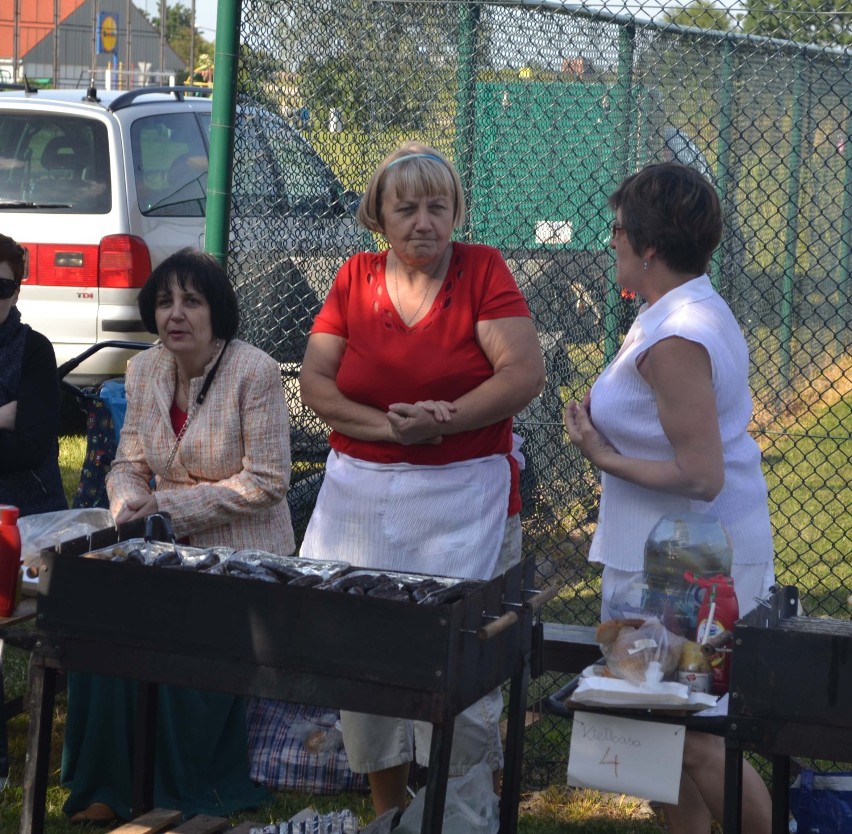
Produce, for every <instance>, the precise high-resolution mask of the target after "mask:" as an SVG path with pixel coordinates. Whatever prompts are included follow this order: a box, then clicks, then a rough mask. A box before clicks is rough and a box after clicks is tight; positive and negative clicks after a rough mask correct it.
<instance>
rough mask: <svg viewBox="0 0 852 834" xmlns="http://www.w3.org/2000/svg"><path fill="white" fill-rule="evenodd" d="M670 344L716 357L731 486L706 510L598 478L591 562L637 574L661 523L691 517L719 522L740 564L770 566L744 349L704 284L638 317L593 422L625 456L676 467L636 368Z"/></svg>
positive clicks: (603, 385) (605, 378) (604, 380)
mask: <svg viewBox="0 0 852 834" xmlns="http://www.w3.org/2000/svg"><path fill="white" fill-rule="evenodd" d="M670 336H679V337H681V338H684V339H688V340H689V341H693V342H697V343H698V344H701V345H703V346H704V347H705V348H706V350H707V352H708V354H709V356H710V361H711V367H712V375H713V390H714V392H715V395H716V410H717V413H718V417H719V428H720V432H721V437H722V453H723V456H724V465H725V484H724V486H723V488H722V490H721V492H720V493H719V495H718V496H717V497H716V499H715V500H714V501H710V502H705V501H694V500H691V499H689V498H685V497H682V496H678V495H670V494H666V493H662V492H657V491H655V490H651V489H646V488H644V487H641V486H637V485H636V484H632V483H629V482H628V481H625V480H622V479H621V478H616V477H614V476H612V475H608V474H606V473H602V476H601V485H602V494H601V502H600V510H599V514H598V524H597V529H596V531H595V534H594V538H593V541H592V546H591V550H590V553H589V559H590V561H593V562H602V563H603V564H605V565H609V566H610V567H613V568H617V569H619V570H625V571H641V570H642V568H643V561H644V545H645V540H646V539H647V537H648V534H649V533H650V532H651V529H652V528H653V526H654V525H655V524H656V523H657V521H658V520H659V519H660V517H661V516H662V515H664V514H665V513H669V512H690V511H691V512H698V513H708V512H709V513H714V514H715V515H716V516H717V517H718V518H719V520H720V521H721V523H722V525H723V526H724V528H725V529H726V530H727V532H728V535H729V536H730V538H731V543H732V545H733V555H734V563H736V564H757V563H766V562H771V560H772V557H773V548H772V530H771V527H770V522H769V508H768V504H767V488H766V481H765V480H764V477H763V472H762V470H761V466H760V457H761V453H760V448H759V447H758V445H757V443H756V442H755V441H754V439H753V438H752V437H751V435H749V434H748V431H747V429H748V424H749V421H750V420H751V415H752V400H751V392H750V389H749V383H748V370H749V358H748V347H747V346H746V342H745V339H744V338H743V335H742V332H741V331H740V328H739V325H738V324H737V321H736V319H735V318H734V316H733V314H732V313H731V310H730V308H729V307H728V305H727V304H726V303H725V301H724V300H723V299H722V297H721V296H720V295H719V294H718V293H717V292H716V291H715V290H714V289H713V286H712V284H711V283H710V279H709V278H708V277H707V276H706V275H702V276H700V277H698V278H694V279H693V280H691V281H688V282H687V283H686V284H683V285H681V286H680V287H677V288H675V289H674V290H671V291H670V292H668V293H666V295H664V296H663V297H662V298H661V299H660V300H659V301H657V302H656V304H654V305H653V306H651V307H648V306H647V305H645V306H643V307H642V308H641V309H640V311H639V315H638V316H637V318H636V321H634V323H633V326H632V327H631V328H630V330H629V331H628V333H627V336H626V337H625V340H624V344H623V345H622V347H621V350H620V351H619V353H618V355H617V356H616V357H615V359H613V361H612V362H611V363H610V364H609V365H608V366H607V368H606V369H605V370H604V371H603V373H602V374H601V375H600V376H599V377H598V379H597V381H596V382H595V384H594V385H593V386H592V391H591V415H592V421H593V422H594V424H595V427H596V428H597V429H598V430H599V431H600V432H601V433H602V434H603V435H604V436H605V437H606V439H607V440H608V441H609V442H610V443H611V444H612V445H613V446H614V447H615V448H616V449H617V450H618V451H619V452H621V453H622V454H624V455H627V456H629V457H635V458H645V459H648V460H666V459H671V458H673V457H674V450H673V449H672V446H671V444H670V443H669V441H668V439H667V438H666V436H665V434H664V432H663V429H662V426H661V425H660V419H659V415H658V412H657V404H656V399H655V396H654V392H653V390H652V389H651V388H650V387H649V386H648V384H647V383H646V382H645V380H644V379H643V378H642V376H641V374H640V373H639V371H638V369H637V367H636V362H637V360H638V359H639V357H641V355H642V354H643V353H644V352H645V351H647V350H648V348H650V347H651V346H652V345H654V344H655V343H657V342H659V341H660V340H662V339H665V338H668V337H670Z"/></svg>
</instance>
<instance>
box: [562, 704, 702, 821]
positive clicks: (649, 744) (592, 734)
mask: <svg viewBox="0 0 852 834" xmlns="http://www.w3.org/2000/svg"><path fill="white" fill-rule="evenodd" d="M685 732H686V730H685V728H684V727H681V726H679V725H677V724H658V723H656V722H652V721H636V720H634V719H632V718H619V717H617V716H609V715H605V714H596V713H588V712H575V713H574V724H573V726H572V730H571V750H570V753H569V755H568V784H569V785H576V786H578V787H581V788H594V789H595V790H599V791H612V792H613V793H623V794H627V795H628V796H638V797H640V798H642V799H654V800H657V801H658V802H668V803H671V804H676V803H677V800H678V794H679V792H680V771H681V765H682V763H683V740H684V735H685Z"/></svg>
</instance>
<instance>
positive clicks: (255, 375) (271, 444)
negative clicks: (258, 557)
mask: <svg viewBox="0 0 852 834" xmlns="http://www.w3.org/2000/svg"><path fill="white" fill-rule="evenodd" d="M139 311H140V313H141V315H142V320H143V322H144V323H145V326H146V327H147V328H148V330H149V331H150V332H152V333H157V334H158V336H159V338H160V341H159V343H158V344H157V345H155V346H154V347H152V348H150V349H148V350H147V351H145V352H144V353H142V354H140V355H138V356H136V357H135V358H134V359H133V360H132V361H131V363H130V366H129V367H128V372H127V385H126V387H127V417H126V419H125V423H124V426H123V428H122V431H121V441H120V443H119V446H118V452H117V454H116V458H115V462H114V463H113V467H112V470H111V472H110V474H109V476H108V478H107V489H108V492H109V496H110V508H111V510H112V513H113V515H114V517H115V520H116V523H117V524H122V523H125V522H128V521H132V520H135V519H140V518H145V517H146V516H148V515H151V514H152V513H156V512H167V513H169V515H170V516H171V519H172V523H173V527H174V532H175V535H176V536H177V537H178V538H180V539H182V540H184V541H186V542H188V543H189V544H192V545H197V546H207V545H214V544H215V545H230V546H231V547H234V548H237V549H242V548H248V547H252V548H258V549H261V550H266V551H270V552H273V553H276V554H278V555H281V556H286V555H289V554H291V553H292V552H293V550H294V547H295V545H294V539H293V529H292V525H291V523H290V512H289V509H288V506H287V499H286V496H287V488H288V486H289V482H290V445H289V427H288V419H287V406H286V401H285V398H284V391H283V388H282V385H281V376H280V371H279V369H278V366H277V364H276V363H275V361H274V360H273V359H272V358H271V357H269V356H268V355H267V354H265V353H263V351H260V350H258V349H257V348H254V347H252V346H251V345H248V344H245V343H244V342H240V341H239V340H237V339H235V338H234V336H235V335H236V332H237V326H238V321H239V317H238V310H237V301H236V296H235V295H234V291H233V288H232V287H231V284H230V282H229V280H228V276H227V274H226V273H225V271H224V270H223V269H222V267H221V266H220V265H219V263H218V262H217V261H216V260H215V259H214V258H212V257H210V256H209V255H205V254H203V253H201V252H196V251H194V250H182V251H181V252H178V253H176V254H175V255H172V256H171V257H169V258H167V259H166V260H165V261H164V262H163V263H162V264H161V265H160V266H159V267H157V269H155V270H154V272H153V273H152V274H151V276H150V278H149V279H148V281H147V282H146V284H145V286H144V287H143V288H142V290H141V292H140V294H139ZM133 691H134V690H133V687H132V685H130V684H128V682H126V681H119V680H116V679H113V678H100V677H97V676H93V675H74V676H72V679H71V680H70V681H69V686H68V721H67V726H66V735H65V750H64V753H63V767H62V780H63V783H64V784H65V785H66V786H67V787H69V788H70V789H71V794H70V796H69V798H68V800H67V802H66V804H65V811H66V812H67V813H70V814H72V815H73V816H72V821H79V822H86V821H96V822H106V821H109V820H112V819H115V818H116V817H121V818H125V819H126V818H128V817H129V816H130V805H131V784H132V783H131V778H132V773H131V767H132V765H131V763H132V746H131V740H132V735H133V733H132V729H131V728H132V726H133V724H132V722H133V714H134V713H133ZM156 753H157V760H156V770H155V784H154V802H155V805H156V806H157V807H160V808H177V809H180V810H182V811H183V812H184V813H185V814H187V815H190V814H215V815H219V816H226V815H228V814H231V813H234V812H235V811H238V810H241V809H244V808H249V807H253V806H255V805H257V804H258V803H259V802H260V801H262V799H263V798H264V796H265V791H264V790H263V789H262V788H261V787H259V786H257V785H255V784H254V783H252V781H251V779H250V777H249V765H248V752H247V739H246V723H245V705H244V702H243V700H242V699H240V698H235V697H233V696H230V695H223V694H220V693H211V692H200V691H195V690H187V689H178V688H173V687H167V686H161V687H160V695H159V709H158V731H157V742H156Z"/></svg>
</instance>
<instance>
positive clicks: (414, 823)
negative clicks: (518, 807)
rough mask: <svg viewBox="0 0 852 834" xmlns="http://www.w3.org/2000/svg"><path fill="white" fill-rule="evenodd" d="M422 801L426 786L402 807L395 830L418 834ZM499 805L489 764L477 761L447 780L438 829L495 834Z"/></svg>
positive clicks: (396, 833) (450, 833)
mask: <svg viewBox="0 0 852 834" xmlns="http://www.w3.org/2000/svg"><path fill="white" fill-rule="evenodd" d="M425 802H426V788H421V789H420V790H419V791H418V792H417V795H416V796H415V797H414V799H413V800H411V804H410V805H409V806H408V808H406V809H405V813H404V814H403V815H402V819H401V820H400V822H399V826H397V828H395V829H394V834H420V827H421V824H422V822H423V806H424V804H425ZM499 806H500V800H499V798H498V797H497V794H495V793H494V779H493V776H492V774H491V768H489V767H488V765H487V764H485V763H484V762H480V763H479V764H478V765H474V766H473V767H472V768H471V769H470V770H469V771H468V772H467V773H466V774H465V775H464V776H459V777H457V778H453V779H450V780H448V782H447V801H446V804H445V805H444V827H443V828H442V829H441V830H442V832H443V834H497V832H498V830H499V829H500V811H499Z"/></svg>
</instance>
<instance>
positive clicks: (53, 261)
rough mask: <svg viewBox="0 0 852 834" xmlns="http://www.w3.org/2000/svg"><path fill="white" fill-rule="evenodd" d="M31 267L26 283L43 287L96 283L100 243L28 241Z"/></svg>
mask: <svg viewBox="0 0 852 834" xmlns="http://www.w3.org/2000/svg"><path fill="white" fill-rule="evenodd" d="M26 246H27V249H28V250H29V253H30V271H29V276H28V277H27V280H26V283H27V284H31V285H37V286H42V287H96V286H97V285H98V247H97V246H74V245H73V244H69V245H64V246H63V245H59V246H57V245H54V244H50V243H36V244H26Z"/></svg>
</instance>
